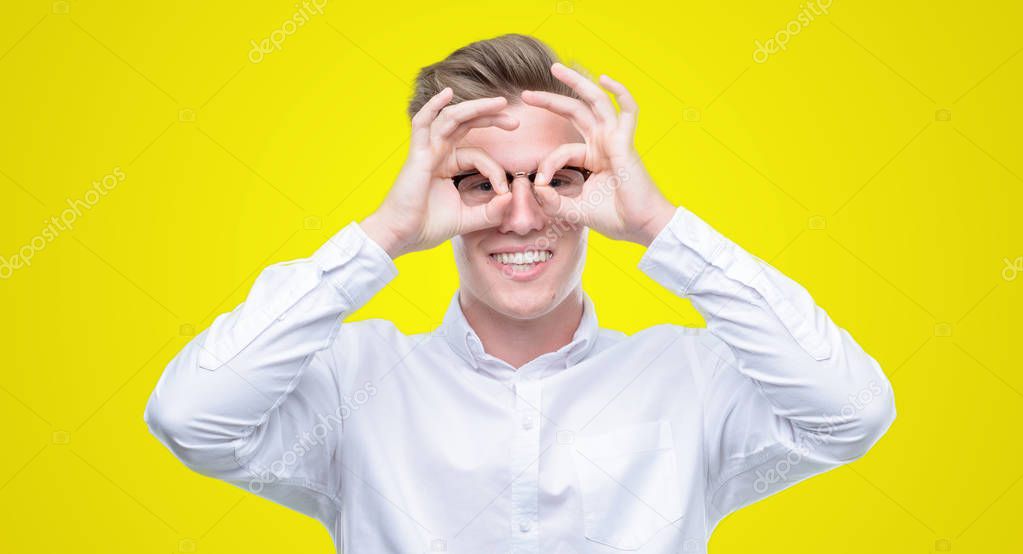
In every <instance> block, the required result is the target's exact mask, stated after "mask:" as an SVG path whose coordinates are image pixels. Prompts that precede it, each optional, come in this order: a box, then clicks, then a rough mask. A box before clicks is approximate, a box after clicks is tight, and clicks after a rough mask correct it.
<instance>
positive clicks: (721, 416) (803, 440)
mask: <svg viewBox="0 0 1023 554" xmlns="http://www.w3.org/2000/svg"><path fill="white" fill-rule="evenodd" d="M639 268H640V269H641V270H642V271H644V272H645V273H646V274H647V275H649V276H650V277H651V278H653V279H654V280H656V281H657V282H658V283H660V284H661V285H663V286H664V287H665V288H667V289H668V290H671V291H672V292H674V293H675V294H677V295H679V296H684V297H688V298H689V299H690V300H691V301H692V303H693V306H694V307H695V308H696V309H697V310H698V311H699V312H700V313H701V314H702V315H703V317H704V319H705V320H706V322H707V329H708V331H709V333H710V335H711V336H710V337H707V339H708V340H705V341H703V342H702V343H701V346H702V348H703V353H702V359H704V360H705V368H700V369H699V371H701V372H704V370H705V374H706V375H705V377H704V378H703V379H702V380H703V386H702V389H703V390H702V400H703V405H704V418H705V419H704V439H705V440H704V444H705V447H704V448H705V453H706V462H707V468H708V479H707V481H708V489H707V502H708V506H710V508H711V511H712V519H713V520H714V521H716V520H718V519H720V518H721V517H723V516H724V515H725V514H727V513H729V512H731V511H733V510H735V509H737V508H739V507H741V506H744V505H746V504H749V503H751V502H753V501H756V500H758V499H760V498H763V497H766V496H768V495H770V494H773V493H774V492H777V491H779V490H781V489H783V488H785V487H787V486H789V485H791V484H793V483H796V482H798V481H800V480H802V479H804V478H806V477H808V476H810V475H814V474H817V473H820V472H822V471H825V470H827V469H830V468H833V467H835V466H838V465H840V464H843V463H846V462H849V461H852V460H855V459H856V458H858V457H860V456H862V455H864V454H865V453H866V452H867V451H868V450H869V449H870V448H871V446H873V445H874V443H875V442H876V441H877V440H878V439H879V438H880V437H881V436H882V435H883V434H884V433H885V431H886V430H887V429H888V427H889V426H890V425H891V423H892V421H893V419H894V417H895V406H894V397H893V394H892V389H891V385H890V384H889V382H888V379H887V378H886V377H885V375H884V373H883V372H882V371H881V368H880V366H879V365H878V364H877V362H876V361H875V360H874V359H873V358H871V357H870V356H869V355H868V354H867V353H866V352H864V351H863V349H861V348H860V347H859V345H858V344H856V342H855V341H854V340H853V339H852V337H851V336H849V333H847V332H846V331H845V330H844V329H841V328H840V327H838V326H837V325H835V323H834V322H833V321H832V320H831V318H830V317H828V314H827V313H825V312H824V310H823V309H821V308H820V307H819V306H817V305H816V304H815V303H814V301H813V298H811V297H810V295H809V293H807V291H806V290H805V289H804V288H803V287H801V286H800V285H799V284H798V283H796V282H795V281H792V280H791V279H789V278H787V277H786V276H784V275H783V274H781V273H780V272H779V271H778V270H776V269H775V268H773V267H771V266H770V265H768V264H767V263H765V262H763V261H761V260H759V259H757V258H755V257H753V256H752V255H750V254H749V253H747V252H746V251H744V250H743V249H742V248H740V247H739V246H738V245H736V244H735V243H734V242H732V241H730V240H728V239H727V238H725V237H723V236H722V235H721V234H720V233H718V232H717V231H715V230H714V229H713V228H711V227H710V226H709V225H707V224H706V223H705V222H703V221H702V220H701V219H699V218H698V217H697V216H696V215H694V214H693V213H691V212H689V211H688V210H686V209H685V208H681V207H680V208H677V209H676V211H675V212H674V214H673V217H672V219H671V220H670V221H669V223H668V224H667V225H665V226H664V228H663V230H662V231H661V232H660V233H659V234H658V235H657V236H656V238H655V239H654V240H653V241H652V242H651V244H650V247H649V248H648V249H647V251H646V253H645V254H644V255H643V258H642V259H641V260H640V262H639Z"/></svg>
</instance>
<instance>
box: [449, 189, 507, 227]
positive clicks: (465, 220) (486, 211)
mask: <svg viewBox="0 0 1023 554" xmlns="http://www.w3.org/2000/svg"><path fill="white" fill-rule="evenodd" d="M511 200H512V195H511V193H510V192H506V193H504V194H498V195H497V196H495V197H494V198H491V199H490V202H487V203H486V204H483V205H480V206H472V207H470V206H463V207H462V231H461V232H462V233H471V232H473V231H479V230H480V229H489V228H491V227H496V226H497V225H499V224H500V223H501V220H502V219H504V214H505V212H507V211H508V206H511Z"/></svg>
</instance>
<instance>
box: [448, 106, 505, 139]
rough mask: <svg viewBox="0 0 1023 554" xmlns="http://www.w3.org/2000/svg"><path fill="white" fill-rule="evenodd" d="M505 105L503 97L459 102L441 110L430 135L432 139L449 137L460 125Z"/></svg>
mask: <svg viewBox="0 0 1023 554" xmlns="http://www.w3.org/2000/svg"><path fill="white" fill-rule="evenodd" d="M507 105H508V99H507V98H505V97H503V96H496V97H493V98H477V99H475V100H466V101H465V102H459V103H458V104H455V105H452V106H448V107H446V108H444V109H443V110H441V112H440V114H439V115H438V116H437V119H435V120H434V122H433V124H432V128H431V130H430V133H431V135H432V136H434V137H441V136H446V135H449V134H451V133H452V132H453V131H454V130H455V128H457V127H458V126H459V125H461V124H462V123H464V122H466V121H468V120H470V119H473V118H476V117H479V116H481V115H486V114H493V113H497V112H499V111H501V110H503V109H504V108H505V107H506V106H507Z"/></svg>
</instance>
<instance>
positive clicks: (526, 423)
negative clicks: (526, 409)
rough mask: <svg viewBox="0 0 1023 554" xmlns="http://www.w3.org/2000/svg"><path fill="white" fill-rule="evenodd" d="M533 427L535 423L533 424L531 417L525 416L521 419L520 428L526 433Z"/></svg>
mask: <svg viewBox="0 0 1023 554" xmlns="http://www.w3.org/2000/svg"><path fill="white" fill-rule="evenodd" d="M533 425H535V423H534V422H533V416H525V417H523V418H522V428H523V429H525V430H526V431H529V430H530V429H532V428H533Z"/></svg>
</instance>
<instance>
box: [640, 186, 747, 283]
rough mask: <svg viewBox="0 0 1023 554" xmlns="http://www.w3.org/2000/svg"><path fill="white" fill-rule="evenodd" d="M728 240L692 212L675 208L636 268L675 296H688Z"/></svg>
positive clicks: (680, 207) (682, 208)
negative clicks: (673, 213)
mask: <svg viewBox="0 0 1023 554" xmlns="http://www.w3.org/2000/svg"><path fill="white" fill-rule="evenodd" d="M728 242H729V241H728V239H727V238H725V237H724V236H723V235H722V234H721V233H719V232H717V231H716V230H715V229H714V228H713V227H711V226H710V225H708V224H707V223H706V222H704V221H703V220H702V219H700V218H699V217H697V216H696V214H694V213H693V212H691V211H689V210H687V209H686V208H684V207H682V206H679V207H677V208H676V209H675V215H673V216H672V218H671V220H670V221H668V224H667V225H665V226H664V229H661V232H660V233H658V234H657V236H656V237H654V240H653V242H651V243H650V246H649V247H647V249H646V252H644V253H643V257H642V258H640V260H639V264H638V267H639V269H640V271H642V272H643V273H645V274H646V275H647V276H649V277H650V278H651V279H653V280H654V281H657V282H658V283H659V284H660V285H661V286H663V287H665V288H667V289H668V290H671V291H672V292H674V293H675V294H678V295H680V296H685V295H687V294H689V291H690V290H692V288H693V286H694V285H695V284H696V281H697V279H699V277H700V276H701V275H702V274H703V272H704V269H706V267H707V266H708V265H709V264H710V262H711V261H713V260H714V258H715V257H716V256H717V255H718V254H719V253H720V252H721V251H722V249H723V248H724V247H725V246H726V245H727V244H728Z"/></svg>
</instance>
